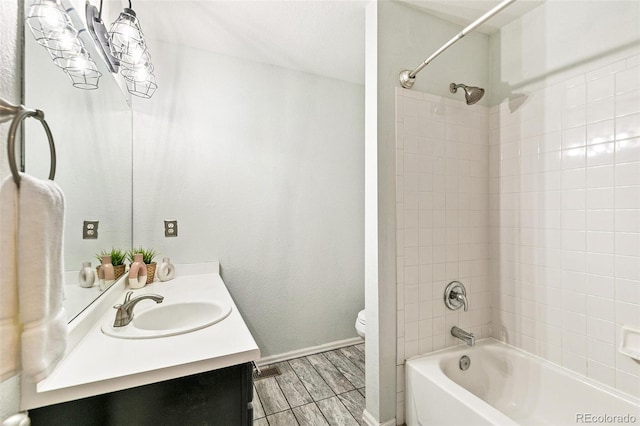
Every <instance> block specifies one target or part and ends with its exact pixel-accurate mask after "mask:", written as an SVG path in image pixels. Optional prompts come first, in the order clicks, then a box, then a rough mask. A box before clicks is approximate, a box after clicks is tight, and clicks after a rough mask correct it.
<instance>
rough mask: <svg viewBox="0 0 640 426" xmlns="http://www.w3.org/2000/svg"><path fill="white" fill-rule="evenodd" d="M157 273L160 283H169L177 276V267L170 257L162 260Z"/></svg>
mask: <svg viewBox="0 0 640 426" xmlns="http://www.w3.org/2000/svg"><path fill="white" fill-rule="evenodd" d="M156 273H157V275H158V279H159V280H160V281H169V280H171V279H173V277H175V276H176V267H175V266H173V264H172V263H171V260H170V259H169V258H168V257H165V258H163V259H162V263H161V264H160V265H158V270H157V271H156Z"/></svg>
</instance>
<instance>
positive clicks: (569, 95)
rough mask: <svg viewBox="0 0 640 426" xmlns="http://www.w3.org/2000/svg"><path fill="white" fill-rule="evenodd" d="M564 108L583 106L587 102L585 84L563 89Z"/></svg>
mask: <svg viewBox="0 0 640 426" xmlns="http://www.w3.org/2000/svg"><path fill="white" fill-rule="evenodd" d="M564 99H565V106H567V107H572V106H576V105H584V104H585V103H586V102H587V86H586V84H577V85H571V86H570V87H567V88H566V89H565V98H564Z"/></svg>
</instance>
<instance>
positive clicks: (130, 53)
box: [109, 8, 147, 67]
mask: <svg viewBox="0 0 640 426" xmlns="http://www.w3.org/2000/svg"><path fill="white" fill-rule="evenodd" d="M109 44H110V46H111V53H112V54H113V56H114V57H116V58H118V59H119V60H120V62H121V63H123V64H124V65H125V66H126V65H129V66H130V67H131V66H135V65H137V64H138V63H139V62H140V60H141V58H143V56H144V54H145V51H146V50H147V46H146V44H145V42H144V36H143V35H142V29H141V28H140V24H139V22H138V18H136V13H135V12H134V11H133V10H132V9H129V8H125V9H124V11H123V12H121V13H120V16H118V19H116V20H115V22H114V23H113V24H111V28H110V29H109Z"/></svg>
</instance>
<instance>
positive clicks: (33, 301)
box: [1, 173, 67, 382]
mask: <svg viewBox="0 0 640 426" xmlns="http://www.w3.org/2000/svg"><path fill="white" fill-rule="evenodd" d="M20 177H21V180H20V189H19V190H17V189H16V188H15V184H13V182H12V181H11V180H9V179H11V178H9V179H8V180H5V182H4V183H3V185H2V192H3V193H4V191H5V189H6V187H9V188H11V187H13V190H11V189H9V190H7V192H16V190H17V214H16V215H15V218H16V219H17V235H16V236H17V240H16V241H17V259H16V265H17V274H16V275H17V280H16V282H17V295H18V297H17V300H18V309H17V312H18V318H19V327H21V331H22V333H21V336H20V340H21V344H20V347H21V350H20V351H19V352H20V353H21V355H20V357H19V360H20V361H21V363H22V371H23V377H26V378H27V379H29V380H31V381H34V382H37V381H40V380H42V379H44V378H45V377H47V375H48V374H49V373H50V372H51V371H52V370H53V368H54V367H55V366H56V364H57V363H58V362H59V361H60V359H62V357H63V356H64V353H65V349H66V342H67V321H66V316H65V312H64V308H63V306H62V302H63V294H62V291H63V256H62V253H63V241H62V236H63V233H64V195H63V194H62V190H61V189H60V187H59V186H58V185H57V184H56V183H55V182H53V181H50V180H40V179H36V178H34V177H31V176H29V175H26V174H22V173H21V174H20ZM8 198H11V197H8ZM13 199H14V200H15V195H14V198H13ZM3 201H4V200H3ZM14 211H15V210H14ZM4 213H5V211H4V208H3V217H2V224H3V226H4V222H5V221H8V219H5V217H4ZM3 232H4V231H3ZM3 246H4V244H3ZM3 250H4V247H3ZM1 274H2V275H4V270H2V272H1ZM6 284H7V283H6V282H5V281H4V280H3V281H2V285H3V286H5V285H6ZM9 285H10V284H9ZM2 291H3V292H4V290H2ZM7 294H9V295H12V294H13V291H8V292H7ZM2 303H3V308H4V304H5V302H2ZM8 303H9V302H7V304H8ZM10 311H11V308H10ZM4 316H5V315H4V314H3V318H4ZM7 353H8V354H11V352H7ZM20 361H16V363H18V364H19V362H20ZM3 363H4V355H3Z"/></svg>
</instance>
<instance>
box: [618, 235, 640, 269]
mask: <svg viewBox="0 0 640 426" xmlns="http://www.w3.org/2000/svg"><path fill="white" fill-rule="evenodd" d="M615 241H616V254H617V255H623V256H635V257H637V258H638V262H640V233H624V232H617V233H616V238H615Z"/></svg>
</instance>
